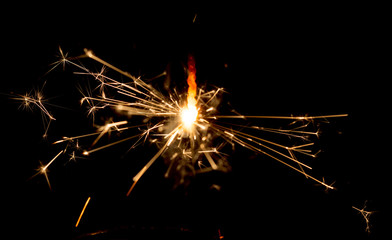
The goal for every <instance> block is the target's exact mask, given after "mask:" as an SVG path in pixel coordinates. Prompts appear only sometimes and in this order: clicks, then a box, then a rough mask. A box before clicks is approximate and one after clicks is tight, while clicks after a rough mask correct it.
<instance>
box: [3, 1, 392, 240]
mask: <svg viewBox="0 0 392 240" xmlns="http://www.w3.org/2000/svg"><path fill="white" fill-rule="evenodd" d="M382 10H383V7H382V6H367V5H358V4H353V5H348V4H347V5H327V4H325V5H324V4H319V5H314V6H309V5H301V6H299V5H283V4H282V5H278V6H267V5H247V4H240V5H232V6H227V5H222V6H184V5H181V6H177V5H171V6H168V5H162V6H148V7H145V6H143V7H140V6H136V5H134V4H125V5H116V4H107V3H104V4H101V3H94V5H87V4H86V5H84V6H82V5H80V3H78V4H71V3H64V6H48V5H42V6H41V5H35V4H31V5H29V6H27V5H23V6H17V5H14V6H11V5H10V6H7V7H5V8H4V9H3V12H4V13H3V15H2V19H1V21H2V37H1V38H2V43H1V47H2V52H3V55H2V80H1V81H2V83H1V85H0V86H1V90H0V91H1V93H2V97H1V106H2V108H3V111H2V114H1V121H2V125H1V126H2V127H3V128H2V130H3V131H2V138H3V140H2V144H1V147H2V150H1V152H2V157H1V159H2V161H3V164H4V165H3V166H4V167H3V171H2V172H3V174H2V176H4V180H3V184H2V186H3V197H4V198H5V199H6V201H5V202H6V204H3V210H2V211H3V212H6V214H5V215H3V217H4V218H6V219H5V220H4V221H5V222H6V226H3V227H4V228H6V229H7V230H9V231H12V234H13V235H14V236H15V238H16V239H17V238H19V237H21V236H22V235H29V236H37V237H42V238H46V237H47V238H50V239H62V238H64V239H72V238H81V239H84V238H86V239H95V238H96V239H110V238H115V239H128V238H129V239H133V238H132V237H135V236H138V237H140V236H144V237H145V238H148V239H150V238H162V236H167V237H171V238H172V239H173V238H178V239H187V238H189V239H219V233H218V231H220V232H221V234H222V235H224V236H225V239H239V236H242V238H241V239H245V238H247V239H259V238H263V237H267V236H268V237H269V236H277V237H278V236H285V237H309V238H313V239H318V238H320V237H324V236H328V237H334V236H346V237H347V236H350V238H362V237H363V238H366V237H378V236H382V235H383V234H384V233H385V228H384V227H385V226H386V225H387V224H386V222H385V218H384V216H385V215H386V212H387V204H388V201H387V199H386V196H387V194H386V192H387V190H388V188H387V186H388V184H387V182H386V181H387V174H388V168H387V162H388V158H389V153H388V145H387V142H388V137H389V135H388V133H387V129H388V126H389V123H388V121H387V120H388V115H389V112H388V109H389V102H388V92H389V91H388V87H389V85H387V82H386V80H387V75H386V74H385V72H386V71H385V70H386V68H387V64H386V62H387V57H386V53H385V50H386V49H385V46H386V45H385V29H384V27H383V26H384V23H385V18H386V16H385V15H384V12H383V11H382ZM59 46H60V47H61V48H62V50H63V51H64V52H68V53H69V55H70V56H77V55H79V54H82V53H83V49H84V48H88V49H92V50H93V51H94V52H95V53H96V55H98V56H100V57H101V58H103V59H105V60H107V61H109V62H110V63H112V64H114V65H115V66H118V67H119V68H121V69H124V70H126V71H128V72H130V73H131V74H133V75H137V76H139V75H140V76H142V77H144V78H152V77H154V76H156V75H157V74H159V73H161V72H162V71H164V70H165V69H166V70H167V69H168V67H169V68H171V69H175V70H173V78H175V80H173V81H178V82H177V84H179V86H181V84H184V83H183V82H182V81H181V78H182V77H184V75H183V72H182V70H181V69H182V66H184V65H185V64H186V59H187V56H188V54H193V55H194V56H195V59H196V68H197V81H198V83H201V84H205V85H207V86H209V85H210V86H219V87H223V88H225V90H226V91H227V92H228V95H227V101H229V102H230V104H231V106H232V107H233V108H234V109H236V110H237V111H239V112H241V113H244V114H250V115H252V114H254V115H263V114H265V115H290V114H310V115H325V114H341V113H348V114H349V116H348V117H347V118H341V119H333V120H332V121H331V124H329V125H328V124H326V125H324V129H323V130H324V131H323V132H324V134H322V135H321V137H320V140H319V142H318V144H319V145H320V147H321V148H322V149H323V152H322V154H321V155H320V157H319V158H318V159H317V160H316V162H315V163H314V165H313V166H315V168H316V170H315V171H316V173H317V174H320V176H327V177H328V179H331V180H332V181H333V180H336V183H335V185H334V186H336V187H337V191H329V192H328V193H326V192H324V188H322V187H317V186H314V185H313V182H311V181H310V180H306V179H304V178H303V177H302V176H300V175H299V174H297V173H295V172H293V171H291V170H290V169H287V168H285V167H283V166H281V165H280V164H279V163H276V162H275V161H273V160H271V159H269V158H268V157H266V156H255V155H254V154H253V153H251V152H249V151H247V150H244V149H240V148H238V149H237V150H236V151H235V152H234V153H233V154H232V156H231V157H230V162H231V164H232V171H231V172H230V173H227V174H222V173H210V174H204V175H200V176H197V177H195V178H194V179H193V181H192V183H191V184H190V186H189V187H188V188H186V189H183V188H178V189H176V190H173V189H172V183H171V182H170V181H169V180H165V179H164V178H163V174H164V171H165V169H166V167H165V166H164V164H163V163H162V162H159V161H158V162H157V163H156V164H154V165H153V167H152V168H151V169H150V170H149V171H148V172H147V173H146V174H145V176H143V178H142V180H141V181H140V183H139V184H138V185H137V187H136V188H135V190H134V192H133V193H132V195H131V196H130V197H128V198H127V197H125V193H126V191H127V190H128V188H129V186H130V184H131V179H132V177H133V176H134V174H135V173H136V172H137V170H138V169H140V167H141V166H142V165H143V160H144V161H147V160H148V157H149V156H150V155H151V154H150V155H149V154H146V153H148V152H154V151H156V149H155V148H154V146H149V145H146V146H141V147H140V148H139V149H136V150H134V151H131V152H130V153H128V154H126V155H125V156H124V152H126V150H127V148H126V146H125V147H124V148H121V147H119V148H116V149H115V150H111V149H108V150H105V151H102V152H99V153H98V154H94V155H93V156H91V157H90V158H88V159H81V160H78V161H77V162H71V163H66V161H64V160H61V161H59V162H57V161H56V163H55V164H53V165H52V166H51V167H50V172H49V178H50V180H51V183H52V186H53V190H52V191H50V190H49V189H48V187H47V184H46V181H45V178H44V177H43V176H37V177H36V178H33V179H31V180H29V178H30V177H31V176H32V175H34V173H35V169H36V168H37V167H39V161H42V162H43V163H46V162H48V161H49V160H50V159H51V158H52V157H53V156H54V155H55V154H57V153H58V151H59V148H57V147H56V146H53V145H51V142H53V141H55V140H57V139H59V138H61V137H62V136H64V135H65V136H72V135H78V134H82V133H85V132H89V131H94V128H93V126H92V125H91V121H89V119H88V118H87V117H86V115H85V109H84V108H83V107H80V106H79V100H80V94H79V93H78V90H77V84H78V81H80V79H78V77H77V76H75V75H73V74H72V68H71V67H69V66H67V67H66V71H64V72H63V71H62V70H61V67H60V68H59V69H56V70H54V71H52V72H50V73H49V74H46V75H45V73H46V72H47V71H48V70H49V69H50V68H51V66H49V64H51V63H52V62H54V61H56V60H57V58H56V54H58V48H59ZM95 66H97V65H95ZM176 74H177V75H176ZM183 80H184V81H185V79H183ZM45 81H46V85H45V87H44V90H43V92H44V94H45V96H46V97H47V98H48V99H50V100H49V101H50V103H51V104H53V105H57V106H62V107H65V108H59V107H56V106H50V107H49V108H50V110H51V111H52V112H53V113H54V114H55V117H57V118H58V120H57V121H55V122H53V123H52V125H51V127H50V129H49V132H48V139H47V140H45V139H43V138H42V133H43V132H44V128H43V126H42V120H41V117H40V114H39V113H38V111H33V112H28V111H22V110H20V109H19V103H18V102H16V101H14V100H12V99H10V98H11V97H10V95H12V94H24V93H25V92H28V91H30V90H31V89H33V88H40V87H42V86H43V83H44V82H45ZM82 86H83V85H82ZM184 86H185V85H184ZM184 86H183V87H184ZM69 108H72V109H73V110H69ZM213 184H217V185H219V186H221V190H220V191H217V190H216V189H215V188H210V186H211V185H213ZM88 196H91V197H92V199H91V202H90V204H89V206H88V208H87V210H86V213H85V216H84V217H83V219H82V223H81V225H80V226H79V228H74V224H75V222H76V220H77V217H78V216H79V213H80V210H81V208H82V207H83V205H84V202H85V200H86V199H87V197H88ZM365 201H367V205H368V209H369V210H377V212H376V213H374V214H373V215H372V216H371V219H370V220H371V224H372V229H371V231H372V232H371V233H370V235H369V234H367V233H365V226H366V225H365V222H364V219H363V218H362V217H361V215H360V214H359V213H357V212H356V211H355V210H353V209H352V206H356V207H358V208H362V207H363V205H364V203H365ZM94 232H95V233H96V234H95V235H89V233H94ZM245 236H247V237H245Z"/></svg>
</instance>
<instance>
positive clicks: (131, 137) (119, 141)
mask: <svg viewBox="0 0 392 240" xmlns="http://www.w3.org/2000/svg"><path fill="white" fill-rule="evenodd" d="M143 135H144V133H141V134H138V135H134V136H130V137H127V138H124V139H121V140H118V141H116V142H112V143H109V144H106V145H104V146H101V147H97V148H94V149H91V150H89V151H87V150H85V151H84V152H83V155H89V154H90V153H93V152H96V151H100V150H102V149H105V148H108V147H111V146H114V145H117V144H119V143H122V142H125V141H128V140H131V139H134V138H136V137H140V136H143Z"/></svg>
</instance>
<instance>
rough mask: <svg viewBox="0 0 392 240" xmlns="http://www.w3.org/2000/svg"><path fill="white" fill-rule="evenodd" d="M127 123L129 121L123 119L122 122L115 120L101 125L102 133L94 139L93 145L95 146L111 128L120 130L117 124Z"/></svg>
mask: <svg viewBox="0 0 392 240" xmlns="http://www.w3.org/2000/svg"><path fill="white" fill-rule="evenodd" d="M127 123H128V122H127V121H121V122H115V123H108V124H106V125H105V126H103V127H101V128H100V129H99V131H100V134H99V135H98V137H97V138H96V139H95V140H94V142H93V143H92V144H91V145H92V146H94V145H95V144H96V143H97V142H98V141H99V139H101V138H102V136H103V135H104V134H105V133H107V132H109V130H110V129H112V128H114V130H118V128H117V126H120V125H124V124H127Z"/></svg>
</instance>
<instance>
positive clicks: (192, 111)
mask: <svg viewBox="0 0 392 240" xmlns="http://www.w3.org/2000/svg"><path fill="white" fill-rule="evenodd" d="M186 81H187V83H188V86H189V87H188V97H187V105H186V107H185V108H184V109H183V110H182V112H181V119H182V122H183V125H184V127H185V128H186V129H188V130H189V129H192V126H193V123H194V122H195V121H196V119H197V115H198V111H197V108H196V102H197V101H196V89H197V84H196V67H195V59H194V58H193V56H192V55H189V56H188V78H187V80H186Z"/></svg>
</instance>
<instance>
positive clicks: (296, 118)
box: [206, 114, 348, 120]
mask: <svg viewBox="0 0 392 240" xmlns="http://www.w3.org/2000/svg"><path fill="white" fill-rule="evenodd" d="M347 116H348V114H335V115H322V116H263V115H260V116H247V115H240V116H236V115H216V116H210V117H206V118H209V119H218V118H233V119H234V118H242V119H246V118H271V119H293V120H312V119H320V118H335V117H347Z"/></svg>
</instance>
